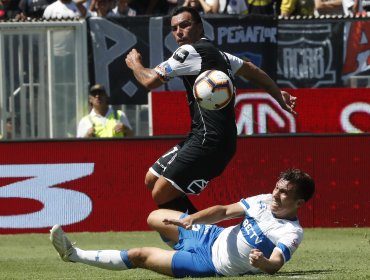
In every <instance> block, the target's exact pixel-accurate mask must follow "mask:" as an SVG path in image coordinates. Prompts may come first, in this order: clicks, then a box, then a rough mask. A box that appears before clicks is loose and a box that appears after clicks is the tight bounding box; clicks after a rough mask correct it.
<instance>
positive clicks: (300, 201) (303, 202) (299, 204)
mask: <svg viewBox="0 0 370 280" xmlns="http://www.w3.org/2000/svg"><path fill="white" fill-rule="evenodd" d="M305 203H306V201H304V199H303V198H300V199H298V200H297V208H301V207H302V206H303V205H304V204H305Z"/></svg>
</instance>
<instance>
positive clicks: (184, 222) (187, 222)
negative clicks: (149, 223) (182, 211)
mask: <svg viewBox="0 0 370 280" xmlns="http://www.w3.org/2000/svg"><path fill="white" fill-rule="evenodd" d="M187 217H189V216H187ZM187 217H185V218H184V219H181V220H179V219H163V223H164V224H165V225H174V226H178V227H182V228H184V229H191V227H192V225H193V223H192V220H191V219H187Z"/></svg>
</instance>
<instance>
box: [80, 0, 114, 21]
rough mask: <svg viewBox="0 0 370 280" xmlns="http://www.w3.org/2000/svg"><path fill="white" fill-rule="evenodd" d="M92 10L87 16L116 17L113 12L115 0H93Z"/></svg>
mask: <svg viewBox="0 0 370 280" xmlns="http://www.w3.org/2000/svg"><path fill="white" fill-rule="evenodd" d="M91 3H92V5H93V6H92V8H91V9H92V10H91V11H88V12H87V16H93V17H109V16H115V14H114V12H113V7H114V0H93V1H92V2H91Z"/></svg>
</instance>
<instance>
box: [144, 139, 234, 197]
mask: <svg viewBox="0 0 370 280" xmlns="http://www.w3.org/2000/svg"><path fill="white" fill-rule="evenodd" d="M224 151H225V149H222V146H221V145H218V146H216V147H212V146H205V145H202V144H201V143H198V141H197V139H195V138H190V139H187V140H185V141H184V142H181V143H179V144H177V145H176V146H175V147H173V148H172V149H170V150H169V151H167V152H166V153H165V154H164V155H162V156H161V157H160V158H159V159H158V160H157V161H156V162H155V163H154V164H153V166H152V167H151V168H150V169H149V170H150V171H151V172H152V173H153V174H155V175H156V176H158V177H159V176H160V175H163V177H165V178H166V179H167V180H168V181H169V182H170V183H171V184H172V185H173V186H174V187H175V188H176V189H178V190H180V191H182V192H184V193H187V194H199V193H200V192H201V191H202V190H203V189H204V188H205V187H206V186H207V184H208V182H209V181H210V180H211V179H213V178H215V177H217V176H219V175H220V174H221V173H222V171H223V170H224V169H225V167H226V165H227V164H228V163H229V161H230V160H231V158H232V155H228V154H226V155H225V153H224Z"/></svg>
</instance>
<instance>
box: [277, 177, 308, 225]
mask: <svg viewBox="0 0 370 280" xmlns="http://www.w3.org/2000/svg"><path fill="white" fill-rule="evenodd" d="M302 203H303V199H297V198H296V192H295V187H294V185H292V184H290V183H289V182H288V181H286V180H283V179H280V180H279V181H278V182H277V183H276V186H275V188H274V190H273V192H272V203H271V211H272V213H273V214H274V215H275V216H276V217H278V218H282V219H292V218H295V217H296V215H297V209H298V208H299V207H300V206H301V205H302Z"/></svg>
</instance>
